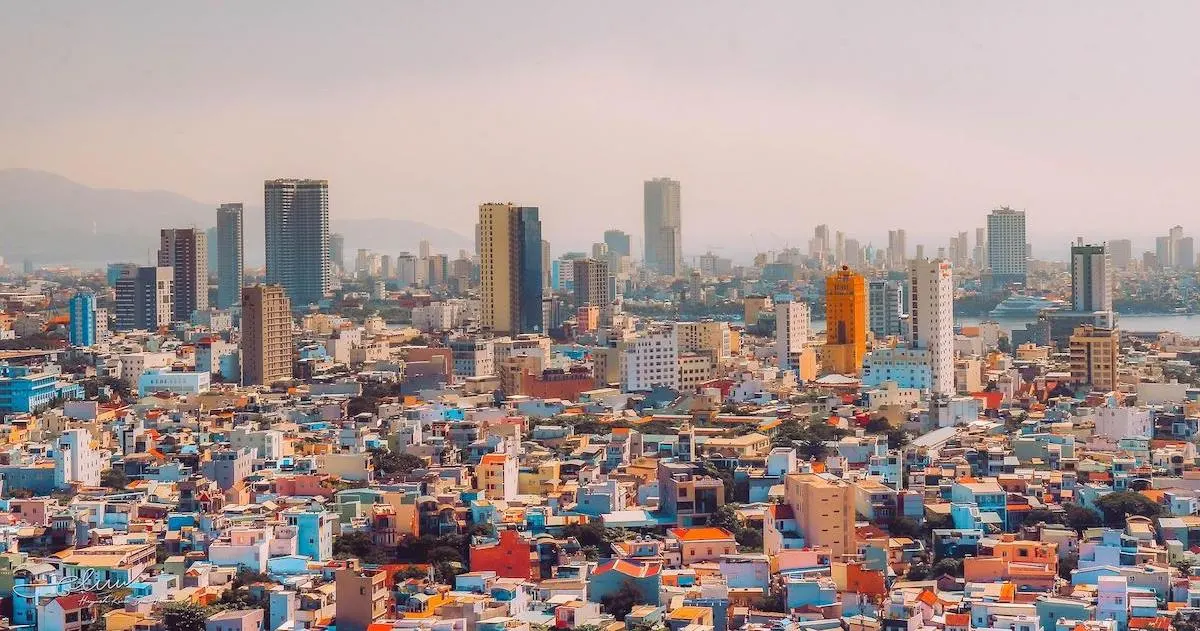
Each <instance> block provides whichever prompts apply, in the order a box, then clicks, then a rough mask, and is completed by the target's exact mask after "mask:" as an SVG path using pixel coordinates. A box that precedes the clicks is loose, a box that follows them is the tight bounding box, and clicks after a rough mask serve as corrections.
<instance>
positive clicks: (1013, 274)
mask: <svg viewBox="0 0 1200 631" xmlns="http://www.w3.org/2000/svg"><path fill="white" fill-rule="evenodd" d="M987 234H988V248H987V258H988V270H989V273H990V274H991V287H992V288H996V289H999V288H1002V287H1004V286H1006V285H1010V284H1020V285H1024V284H1025V283H1026V281H1027V279H1028V260H1029V246H1028V242H1027V241H1026V236H1025V211H1023V210H1013V209H1011V208H1008V207H1007V206H1006V207H1003V208H997V209H996V210H993V211H992V212H991V213H990V214H988V217H987Z"/></svg>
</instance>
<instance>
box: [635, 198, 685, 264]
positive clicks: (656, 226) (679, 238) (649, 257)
mask: <svg viewBox="0 0 1200 631" xmlns="http://www.w3.org/2000/svg"><path fill="white" fill-rule="evenodd" d="M643 211H644V219H645V230H646V234H645V239H646V267H647V268H649V269H652V270H654V271H656V272H658V273H659V274H663V275H666V276H679V275H680V273H681V272H682V271H683V231H682V226H683V224H682V217H681V215H680V208H679V182H677V181H676V180H672V179H670V178H665V177H662V178H654V179H653V180H649V181H647V182H646V183H645V205H644V208H643Z"/></svg>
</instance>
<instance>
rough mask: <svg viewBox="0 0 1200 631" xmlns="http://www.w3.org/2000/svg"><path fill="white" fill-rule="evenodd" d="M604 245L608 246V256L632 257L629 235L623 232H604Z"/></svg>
mask: <svg viewBox="0 0 1200 631" xmlns="http://www.w3.org/2000/svg"><path fill="white" fill-rule="evenodd" d="M604 244H605V245H607V246H608V254H609V256H613V257H621V256H632V252H631V250H630V243H629V235H628V234H626V233H625V232H624V231H623V230H605V231H604Z"/></svg>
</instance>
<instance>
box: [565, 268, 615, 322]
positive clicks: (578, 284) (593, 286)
mask: <svg viewBox="0 0 1200 631" xmlns="http://www.w3.org/2000/svg"><path fill="white" fill-rule="evenodd" d="M571 264H572V265H573V266H574V268H575V269H574V270H573V277H574V279H575V306H576V307H599V308H600V311H601V312H602V313H603V312H605V311H607V310H608V309H609V307H610V306H611V305H610V304H609V303H610V302H611V299H610V297H609V295H608V263H607V262H605V261H601V260H597V259H578V260H575V261H572V262H571Z"/></svg>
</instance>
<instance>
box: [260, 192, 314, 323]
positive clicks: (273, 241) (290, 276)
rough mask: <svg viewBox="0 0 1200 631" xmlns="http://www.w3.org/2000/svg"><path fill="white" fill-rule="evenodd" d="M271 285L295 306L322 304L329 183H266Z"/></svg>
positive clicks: (268, 278) (265, 195)
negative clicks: (276, 287)
mask: <svg viewBox="0 0 1200 631" xmlns="http://www.w3.org/2000/svg"><path fill="white" fill-rule="evenodd" d="M263 198H264V199H263V201H264V205H265V207H266V231H267V283H268V284H271V285H281V286H282V287H283V288H284V290H285V291H287V294H288V298H289V299H290V300H291V302H292V304H294V305H297V306H301V305H308V304H313V303H317V302H320V301H321V299H323V298H324V297H325V294H326V293H327V292H328V291H329V280H330V269H329V182H328V181H327V180H294V179H279V180H267V181H266V182H265V183H264V184H263Z"/></svg>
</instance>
